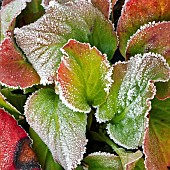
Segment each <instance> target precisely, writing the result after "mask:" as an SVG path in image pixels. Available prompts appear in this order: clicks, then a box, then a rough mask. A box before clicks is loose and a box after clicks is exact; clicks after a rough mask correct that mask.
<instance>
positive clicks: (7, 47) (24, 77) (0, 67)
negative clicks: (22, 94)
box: [0, 37, 40, 88]
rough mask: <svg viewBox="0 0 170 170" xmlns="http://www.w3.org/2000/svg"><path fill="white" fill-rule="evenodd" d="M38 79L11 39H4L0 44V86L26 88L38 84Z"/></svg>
mask: <svg viewBox="0 0 170 170" xmlns="http://www.w3.org/2000/svg"><path fill="white" fill-rule="evenodd" d="M39 82H40V78H39V76H38V74H37V73H36V71H35V70H34V68H33V67H32V65H31V64H30V63H28V62H27V61H26V60H25V58H24V56H23V54H22V52H21V51H20V50H19V49H18V48H17V47H16V45H15V44H14V42H13V40H12V38H10V37H6V38H5V39H4V41H3V42H2V44H0V84H3V85H6V86H9V87H13V88H18V87H21V88H27V87H31V86H32V85H34V84H39Z"/></svg>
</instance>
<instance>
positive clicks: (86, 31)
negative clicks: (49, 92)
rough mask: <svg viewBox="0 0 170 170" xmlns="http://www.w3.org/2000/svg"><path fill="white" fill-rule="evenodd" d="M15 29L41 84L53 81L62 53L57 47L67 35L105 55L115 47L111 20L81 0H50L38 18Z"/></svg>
mask: <svg viewBox="0 0 170 170" xmlns="http://www.w3.org/2000/svg"><path fill="white" fill-rule="evenodd" d="M89 14H90V15H89ZM75 23H76V24H75ZM15 33H16V40H17V44H18V45H19V46H20V47H21V49H22V50H23V51H24V52H25V54H26V57H27V58H28V60H29V61H30V62H31V64H32V65H33V67H34V68H35V69H36V71H37V72H38V74H39V75H40V77H41V83H42V84H50V83H53V81H54V77H55V76H56V71H57V69H58V65H59V63H60V61H61V57H62V53H61V51H60V48H61V47H62V46H63V45H64V44H65V43H66V42H67V41H68V40H69V39H70V38H74V39H76V40H78V41H81V42H90V44H91V45H94V46H96V47H97V48H98V49H99V50H100V51H101V52H102V53H106V54H107V57H108V58H109V59H111V58H112V56H113V53H114V51H115V50H116V48H117V37H116V33H115V32H114V28H113V25H112V24H111V22H109V21H108V20H106V19H105V17H104V16H103V15H102V14H101V12H100V11H99V10H98V9H96V8H95V7H94V6H93V5H92V4H91V3H88V2H85V1H84V2H83V1H76V2H68V3H57V2H54V1H51V3H50V5H49V6H48V9H47V10H46V13H45V14H44V15H43V16H42V17H41V18H40V19H39V20H37V21H36V22H34V23H32V24H30V25H27V26H24V27H22V28H20V29H16V30H15Z"/></svg>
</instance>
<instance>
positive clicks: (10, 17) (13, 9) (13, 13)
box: [0, 0, 31, 41]
mask: <svg viewBox="0 0 170 170" xmlns="http://www.w3.org/2000/svg"><path fill="white" fill-rule="evenodd" d="M30 1H31V0H22V1H21V0H15V1H12V2H10V3H8V4H6V5H5V6H2V9H1V11H0V16H1V20H0V21H1V36H0V41H2V40H3V39H4V38H5V37H6V36H7V34H9V33H8V31H11V29H13V27H14V23H15V19H16V17H17V16H18V15H19V14H20V13H21V11H22V10H23V9H24V8H25V7H26V2H30Z"/></svg>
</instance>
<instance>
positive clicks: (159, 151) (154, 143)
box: [144, 98, 170, 170]
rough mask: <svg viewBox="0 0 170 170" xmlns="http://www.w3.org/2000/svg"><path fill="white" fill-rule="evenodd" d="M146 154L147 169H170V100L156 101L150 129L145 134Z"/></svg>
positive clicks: (153, 105) (153, 104)
mask: <svg viewBox="0 0 170 170" xmlns="http://www.w3.org/2000/svg"><path fill="white" fill-rule="evenodd" d="M144 153H145V156H146V160H145V165H146V168H147V169H161V170H167V169H169V168H170V99H166V100H164V101H161V100H158V99H156V98H155V99H154V100H153V101H152V110H151V112H150V120H149V127H148V128H147V129H146V132H145V140H144Z"/></svg>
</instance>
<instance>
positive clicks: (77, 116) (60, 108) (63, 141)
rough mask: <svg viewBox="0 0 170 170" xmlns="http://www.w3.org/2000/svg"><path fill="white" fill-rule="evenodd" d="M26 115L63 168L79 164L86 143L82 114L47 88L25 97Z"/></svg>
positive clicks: (84, 116)
mask: <svg viewBox="0 0 170 170" xmlns="http://www.w3.org/2000/svg"><path fill="white" fill-rule="evenodd" d="M25 116H26V119H27V121H28V123H29V124H30V126H31V127H32V128H33V130H34V131H35V132H36V133H37V134H38V135H39V137H40V138H41V139H42V141H43V142H44V143H45V144H46V145H47V146H48V148H49V149H50V151H51V153H52V155H53V158H54V160H55V161H57V162H58V163H60V164H61V165H62V166H63V167H64V169H66V170H71V169H74V168H76V167H77V165H78V164H80V161H81V160H82V159H83V154H84V152H85V145H86V143H87V141H86V136H85V132H86V124H87V123H86V122H87V120H86V119H87V116H86V115H85V114H82V113H79V112H73V111H72V110H70V109H68V108H67V107H66V106H65V105H63V104H62V102H61V101H60V100H59V98H58V95H56V94H55V92H54V90H52V89H49V88H46V89H40V90H39V91H37V92H36V93H34V94H33V95H32V96H31V97H30V98H29V99H28V101H27V102H26V106H25Z"/></svg>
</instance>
